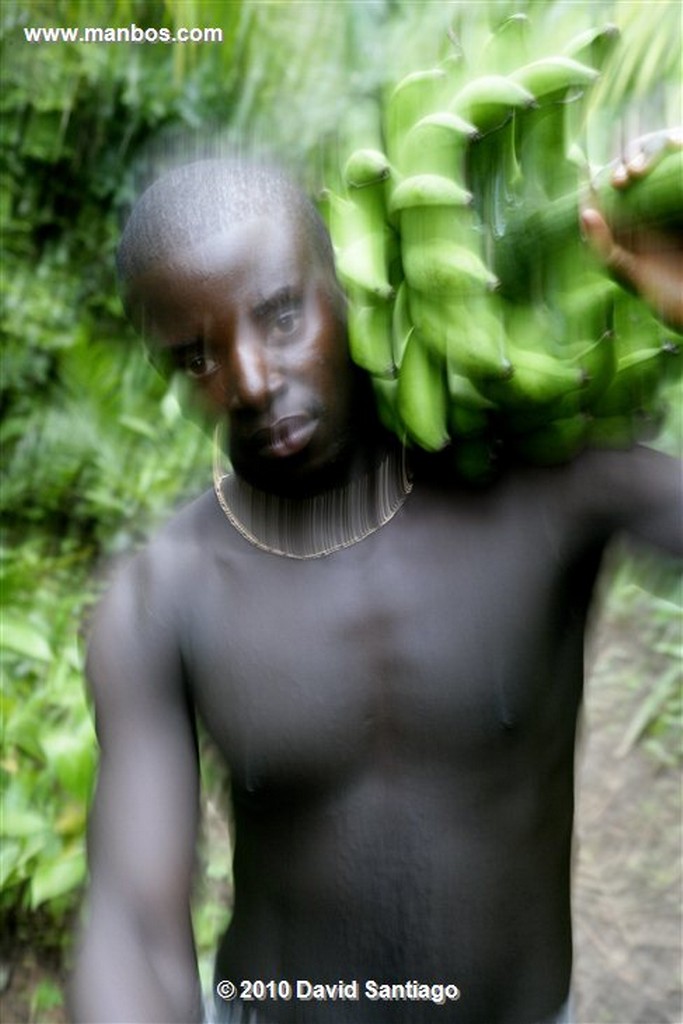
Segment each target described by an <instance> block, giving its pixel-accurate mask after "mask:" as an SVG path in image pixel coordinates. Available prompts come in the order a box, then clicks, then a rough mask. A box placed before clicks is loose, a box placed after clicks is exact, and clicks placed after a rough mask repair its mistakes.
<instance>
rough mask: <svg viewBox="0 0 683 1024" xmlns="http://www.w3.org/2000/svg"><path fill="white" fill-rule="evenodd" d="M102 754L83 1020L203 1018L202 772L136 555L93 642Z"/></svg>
mask: <svg viewBox="0 0 683 1024" xmlns="http://www.w3.org/2000/svg"><path fill="white" fill-rule="evenodd" d="M88 677H89V680H90V684H91V687H92V692H93V696H94V702H95V711H96V718H97V729H98V736H99V739H100V747H101V759H100V769H99V778H98V784H97V790H96V796H95V801H94V805H93V809H92V813H91V817H90V827H89V857H90V872H91V883H90V895H89V905H88V908H87V923H86V925H85V928H84V932H83V936H82V944H81V948H80V951H79V955H78V960H77V966H76V970H75V975H74V980H73V993H72V1003H73V1016H74V1019H75V1020H76V1021H79V1022H84V1024H85V1022H88V1024H91V1022H93V1024H94V1022H100V1021H101V1022H104V1021H108V1022H118V1024H120V1022H122V1021H126V1022H130V1024H137V1022H148V1021H158V1022H163V1024H171V1022H173V1021H178V1022H183V1024H188V1022H192V1021H200V1020H201V998H200V990H199V981H198V974H197V965H196V956H195V950H194V942H193V936H192V926H191V920H190V909H189V908H190V887H191V879H192V869H193V864H194V847H195V839H196V832H197V819H198V767H197V751H196V743H195V735H194V728H193V721H192V716H191V712H190V710H189V708H188V706H187V703H186V699H185V693H184V686H183V675H182V668H181V663H180V658H179V654H178V645H177V641H175V640H174V638H173V636H171V635H170V633H169V630H168V627H167V626H165V625H164V624H163V623H162V622H161V621H159V620H158V619H157V618H155V615H154V599H153V596H152V595H151V593H150V584H149V574H148V572H147V571H146V570H145V568H144V562H143V561H142V560H138V561H137V562H136V563H134V564H133V566H132V567H131V568H130V569H129V570H128V572H126V573H125V574H124V575H123V576H122V577H121V578H120V579H119V580H118V581H117V583H116V584H115V586H114V587H113V589H112V591H111V593H110V594H109V595H108V597H107V599H106V600H105V601H104V602H103V605H102V606H101V608H100V611H99V615H98V617H97V621H96V625H95V629H94V632H93V636H92V639H91V643H90V648H89V657H88Z"/></svg>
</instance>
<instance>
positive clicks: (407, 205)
mask: <svg viewBox="0 0 683 1024" xmlns="http://www.w3.org/2000/svg"><path fill="white" fill-rule="evenodd" d="M471 202H472V193H471V192H468V191H467V189H466V188H463V187H462V186H461V185H458V184H457V183H456V182H455V181H452V180H451V179H450V178H447V177H445V176H444V175H442V174H415V175H412V176H411V177H410V178H404V179H403V181H401V182H400V183H399V184H398V185H396V187H395V188H394V189H393V190H392V193H391V195H390V197H389V213H390V214H391V215H392V216H395V215H397V214H400V213H402V212H403V211H404V210H410V209H413V208H414V207H419V208H422V207H425V206H439V207H451V206H452V207H466V206H469V204H470V203H471ZM447 237H448V236H447Z"/></svg>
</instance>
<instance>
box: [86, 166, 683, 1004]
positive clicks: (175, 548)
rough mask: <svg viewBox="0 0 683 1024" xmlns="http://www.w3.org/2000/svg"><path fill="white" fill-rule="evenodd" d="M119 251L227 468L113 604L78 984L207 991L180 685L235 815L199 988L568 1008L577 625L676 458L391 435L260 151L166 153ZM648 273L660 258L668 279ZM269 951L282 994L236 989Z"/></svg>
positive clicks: (280, 185) (674, 542) (336, 296)
mask: <svg viewBox="0 0 683 1024" xmlns="http://www.w3.org/2000/svg"><path fill="white" fill-rule="evenodd" d="M585 227H586V230H587V231H588V232H589V233H590V234H591V235H592V236H595V238H596V240H597V243H596V244H597V245H598V247H599V248H600V251H601V252H602V253H603V255H604V256H605V258H606V259H607V261H608V262H610V263H612V264H613V265H615V266H617V265H618V266H619V267H620V268H621V272H622V273H626V274H628V276H630V277H632V278H633V277H634V276H636V275H637V273H638V268H639V267H641V266H646V265H647V260H646V258H645V257H643V258H642V259H641V260H640V261H638V260H636V264H635V269H634V267H626V264H625V257H624V253H623V251H622V250H621V249H620V248H619V247H617V246H616V244H615V243H614V241H613V239H612V237H611V235H610V234H609V231H608V229H607V227H606V225H605V224H604V222H603V221H602V220H601V219H600V217H599V216H598V215H597V214H596V213H595V212H590V213H587V214H586V215H585ZM120 270H121V276H122V282H123V292H124V298H125V303H126V306H127V309H128V311H129V313H130V316H131V317H132V319H133V321H134V323H135V324H136V325H137V327H138V328H139V329H140V331H141V332H142V333H143V335H144V337H145V338H146V340H147V344H148V345H149V346H150V347H151V349H152V350H153V352H154V353H155V355H156V358H158V359H159V360H162V361H164V362H168V363H169V364H170V365H171V366H172V367H173V368H175V369H180V370H181V371H184V373H185V374H186V375H187V377H188V378H189V379H190V380H191V382H192V383H193V386H194V389H195V391H196V393H197V395H198V396H199V399H200V401H201V404H202V407H203V408H204V410H205V411H206V412H207V413H208V414H209V415H211V416H212V417H213V419H214V420H216V421H217V422H219V423H221V424H224V425H226V426H227V428H228V441H227V449H228V452H229V455H230V460H231V463H232V466H233V468H234V474H235V475H234V476H229V477H227V478H222V477H221V476H220V475H218V476H217V477H216V493H214V491H209V492H208V493H206V494H205V495H204V496H203V497H201V498H199V499H198V500H197V501H195V502H194V503H193V504H191V505H189V507H187V508H185V509H184V510H182V511H180V512H179V513H178V514H177V515H175V516H174V517H173V518H172V519H171V521H170V522H169V523H168V524H167V525H166V526H165V527H164V528H163V529H162V530H161V531H160V533H159V534H158V536H157V537H156V538H155V539H154V540H153V541H152V542H151V543H150V544H149V546H148V547H147V548H146V549H145V550H143V551H142V552H141V553H140V554H139V555H137V556H136V557H134V558H133V559H132V560H131V562H130V564H129V565H128V567H127V568H126V569H125V570H124V571H123V572H122V573H121V574H120V575H119V576H118V578H117V579H116V581H115V582H114V584H113V586H112V588H111V591H110V592H109V594H108V596H107V597H106V599H105V600H104V602H103V604H102V606H101V608H100V611H99V615H98V618H97V622H96V626H95V629H94V633H93V636H92V639H91V644H90V653H89V662H88V673H89V678H90V681H91V686H92V690H93V694H94V700H95V707H96V713H97V725H98V732H99V738H100V743H101V765H100V773H99V782H98V787H97V794H96V799H95V803H94V807H93V811H92V817H91V830H90V857H91V890H90V905H89V919H88V924H87V927H86V930H85V933H84V939H83V944H82V949H81V951H80V956H79V961H78V966H77V971H76V977H75V984H74V1006H75V1016H76V1017H77V1019H78V1020H80V1021H83V1022H89V1024H90V1022H95V1021H109V1022H142V1021H145V1022H147V1021H158V1022H165V1024H168V1022H172V1021H176V1022H182V1024H187V1022H188V1021H200V1020H201V1019H202V1014H203V1009H202V1001H201V995H200V991H199V983H198V977H197V970H196V959H195V951H194V945H193V936H192V928H191V921H190V912H189V898H190V889H191V878H192V869H193V863H194V851H195V840H196V835H197V820H198V767H197V743H196V733H195V715H197V716H198V717H199V718H201V720H202V721H203V722H204V724H205V726H206V728H207V729H208V731H209V733H210V734H211V736H212V737H213V740H214V741H215V744H216V746H217V748H218V749H219V751H220V752H221V754H222V756H223V757H224V759H225V762H226V764H227V766H228V768H229V771H230V778H231V787H232V798H233V803H234V818H235V829H236V849H235V856H234V882H235V907H234V914H233V917H232V921H231V923H230V926H229V929H228V931H227V934H226V935H225V937H224V938H223V941H222V942H221V945H220V948H219V950H218V954H217V960H216V973H215V977H216V981H219V980H221V979H222V980H229V981H231V982H232V983H233V984H234V985H235V986H236V988H237V997H238V998H237V999H234V1000H231V1001H225V1002H221V1001H220V1000H217V1005H216V1008H215V1010H214V1008H212V1009H211V1012H212V1013H213V1012H215V1013H216V1014H220V1019H221V1020H224V1021H227V1020H232V1021H238V1020H239V1021H254V1020H256V1021H258V1022H265V1024H289V1022H294V1021H296V1022H315V1024H341V1022H351V1024H387V1022H391V1024H397V1022H403V1021H405V1022H410V1024H433V1022H437V1024H438V1022H441V1021H443V1022H444V1024H450V1022H454V1024H473V1022H478V1024H532V1022H544V1024H546V1022H551V1021H552V1022H555V1021H560V1020H567V1019H568V1018H567V1015H566V1014H567V1011H566V1008H565V1004H566V1000H567V998H568V992H569V986H570V974H571V964H572V939H571V923H570V852H571V837H572V819H573V785H574V744H575V731H576V721H577V712H578V709H579V706H580V702H581V693H582V683H583V639H584V627H585V625H586V619H587V615H588V609H589V602H590V599H591V594H592V591H593V585H594V582H595V579H596V576H597V573H598V570H599V567H600V561H601V557H602V554H603V552H604V549H605V546H606V545H607V543H608V542H609V541H610V539H611V538H612V537H613V536H614V535H615V534H616V533H619V532H621V531H627V532H628V533H630V534H631V535H633V536H634V537H635V538H638V539H640V540H641V541H643V542H645V543H646V544H650V545H655V546H657V547H659V548H662V549H664V550H666V551H670V552H678V553H682V552H681V531H680V513H681V489H680V469H679V466H678V464H677V463H675V462H674V461H673V460H671V459H668V458H666V457H664V456H662V455H659V454H657V453H655V452H653V451H651V450H646V449H644V448H634V449H633V450H631V451H619V452H607V451H605V452H590V453H586V454H584V455H582V456H581V457H580V458H578V459H576V460H575V461H574V462H572V463H571V464H569V465H566V466H562V467H557V468H552V469H535V468H523V467H517V468H516V469H514V470H513V469H511V470H510V471H509V472H506V473H504V474H503V475H502V476H501V478H500V479H499V480H498V481H497V482H496V483H495V484H492V485H491V486H489V487H486V488H481V489H476V490H472V489H468V488H466V487H464V486H462V485H461V484H459V483H457V482H456V481H455V480H454V479H453V474H452V472H451V471H450V470H449V467H448V465H447V464H446V462H445V460H444V458H443V457H433V456H432V457H428V456H418V455H417V454H411V456H410V460H409V464H407V465H406V464H405V462H404V455H403V452H402V450H401V447H400V446H399V445H398V443H397V442H396V440H395V439H393V438H392V437H389V436H387V435H386V434H385V432H384V431H383V430H382V428H381V427H380V426H379V424H378V422H377V420H376V418H375V414H374V411H373V409H374V407H373V404H372V401H371V400H370V396H369V393H368V385H367V381H366V380H365V378H364V377H363V375H362V374H361V373H359V372H358V371H357V370H356V369H355V368H354V366H353V365H352V364H351V362H350V360H349V356H348V350H347V344H346V333H345V322H344V306H343V300H342V297H341V295H340V292H339V288H338V285H337V283H336V280H335V277H334V270H333V263H332V256H331V251H330V248H329V242H328V240H327V237H326V235H325V233H324V230H322V229H321V227H320V225H319V224H318V223H317V222H316V220H315V218H314V216H313V214H312V212H311V210H310V208H309V207H308V206H307V205H306V203H305V201H304V200H303V199H302V198H301V197H300V196H299V194H298V192H297V191H296V190H295V189H294V188H293V187H292V186H291V185H290V184H289V183H287V182H286V180H285V179H283V178H282V177H281V176H280V175H279V174H278V173H277V172H272V171H262V170H259V169H257V168H255V167H252V168H249V167H246V168H245V167H240V166H233V165H225V164H221V163H215V162H202V163H198V164H194V165H191V166H190V167H187V168H183V169H180V170H176V171H173V172H170V173H169V174H168V175H166V176H165V177H164V178H162V179H161V180H160V181H159V182H158V183H157V184H156V185H155V186H153V187H152V189H151V190H150V191H148V192H147V193H146V194H145V196H144V197H143V198H142V200H141V201H140V202H139V203H138V205H137V207H136V209H135V211H134V213H133V215H132V218H131V220H130V222H129V224H128V226H127V228H126V231H125V233H124V237H123V240H122V245H121V249H120ZM660 276H661V281H662V282H663V281H664V278H665V276H666V275H665V274H664V273H663V272H662V274H661V275H655V277H654V278H653V276H652V273H651V272H646V273H645V285H646V286H647V285H649V294H650V295H651V296H654V297H655V298H656V296H657V293H658V290H661V293H662V295H664V294H665V292H666V291H667V289H666V288H665V287H664V285H663V284H662V286H661V289H660ZM653 282H654V283H653ZM647 290H648V289H647V287H646V291H647ZM668 294H669V298H670V299H671V303H670V308H668V309H667V310H665V312H667V313H668V315H669V316H670V317H671V318H672V319H676V318H677V317H678V316H679V314H680V310H679V309H678V307H677V297H678V295H679V292H678V291H677V290H676V289H671V288H669V290H668ZM662 301H666V299H663V300H662ZM681 320H682V321H683V318H681ZM321 496H322V497H321ZM293 556H294V557H293ZM225 856H226V857H229V856H230V851H229V850H226V851H225ZM257 979H259V980H261V981H263V982H266V983H267V982H271V981H272V982H274V983H275V985H274V986H272V987H271V988H270V990H269V997H268V998H267V999H266V1000H264V1001H260V1002H248V1001H243V1000H241V999H240V998H239V996H240V994H245V992H246V990H245V989H244V987H243V985H242V983H243V982H244V981H247V982H249V981H255V980H257ZM340 982H341V983H342V987H338V988H336V989H334V988H332V989H330V990H328V993H327V998H326V999H323V998H322V997H321V996H322V994H324V990H323V989H320V988H317V989H314V988H313V986H314V985H315V986H321V985H325V984H327V985H331V986H334V985H337V986H338V985H339V983H340ZM278 983H284V984H281V985H280V987H279V988H278V987H277V986H278ZM386 985H390V986H391V985H402V986H403V989H391V988H389V989H387V988H382V987H381V986H386ZM429 986H436V987H429ZM438 986H444V988H443V989H440V988H439V987H438ZM446 986H448V987H447V988H446ZM392 996H393V998H391V997H392ZM401 996H403V998H402V999H401ZM440 996H441V998H440ZM253 1007H256V1009H255V1010H253Z"/></svg>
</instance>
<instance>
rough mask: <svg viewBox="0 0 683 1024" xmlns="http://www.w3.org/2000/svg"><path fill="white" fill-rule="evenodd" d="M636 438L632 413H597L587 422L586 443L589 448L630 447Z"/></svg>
mask: <svg viewBox="0 0 683 1024" xmlns="http://www.w3.org/2000/svg"><path fill="white" fill-rule="evenodd" d="M636 440H637V431H636V425H635V418H634V416H633V414H632V413H621V414H615V415H612V416H609V415H605V414H601V413H599V414H597V415H595V416H594V417H593V419H592V420H591V422H590V423H589V424H588V429H587V431H586V444H587V445H589V446H590V447H591V448H614V449H622V448H631V447H632V446H633V445H634V444H635V442H636Z"/></svg>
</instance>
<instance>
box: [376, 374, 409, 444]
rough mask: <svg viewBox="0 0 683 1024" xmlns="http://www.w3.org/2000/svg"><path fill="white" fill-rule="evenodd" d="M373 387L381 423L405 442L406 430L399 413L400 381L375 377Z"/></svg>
mask: <svg viewBox="0 0 683 1024" xmlns="http://www.w3.org/2000/svg"><path fill="white" fill-rule="evenodd" d="M372 387H373V390H374V392H375V398H376V400H377V413H378V415H379V418H380V422H381V423H382V424H383V425H384V426H385V427H386V428H387V430H389V431H391V433H392V434H395V435H396V436H397V437H399V438H401V440H405V428H404V426H403V422H402V420H401V417H400V415H399V411H398V381H397V380H387V379H386V378H383V377H373V378H372Z"/></svg>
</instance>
